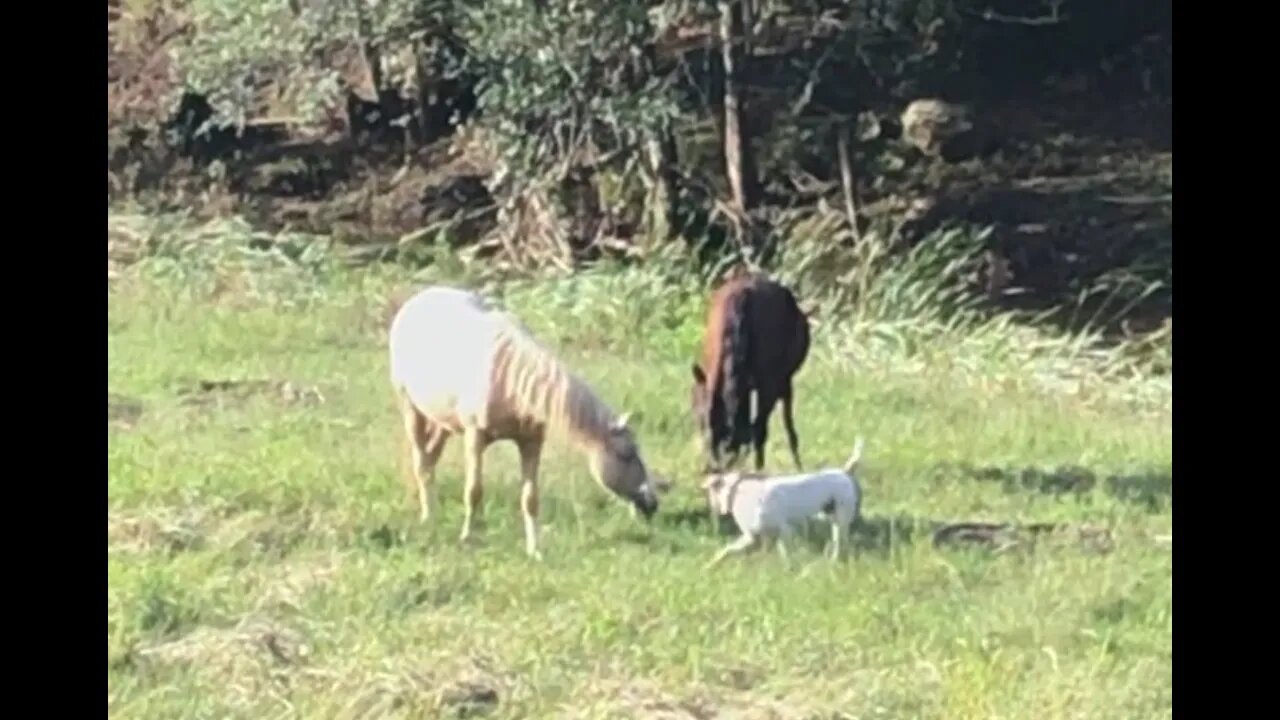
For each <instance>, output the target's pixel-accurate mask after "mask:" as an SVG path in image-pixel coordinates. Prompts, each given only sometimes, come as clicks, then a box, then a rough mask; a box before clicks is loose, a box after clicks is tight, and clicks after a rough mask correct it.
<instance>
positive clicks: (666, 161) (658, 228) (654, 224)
mask: <svg viewBox="0 0 1280 720" xmlns="http://www.w3.org/2000/svg"><path fill="white" fill-rule="evenodd" d="M646 145H647V148H646V149H647V151H648V155H649V168H650V172H651V173H652V176H653V194H652V196H651V199H650V203H649V207H650V214H649V235H650V238H651V239H652V241H654V242H658V241H667V240H670V239H671V238H673V237H675V234H676V230H677V228H676V225H677V223H676V213H677V211H678V205H677V202H678V198H677V193H678V184H679V182H680V179H679V175H678V174H677V172H676V169H677V167H678V166H677V162H678V158H677V157H676V140H675V135H674V134H673V133H672V132H671V128H669V127H667V128H663V129H662V131H661V132H659V133H658V135H657V136H656V137H651V138H649V140H648V142H647V143H646Z"/></svg>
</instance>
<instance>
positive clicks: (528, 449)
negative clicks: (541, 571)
mask: <svg viewBox="0 0 1280 720" xmlns="http://www.w3.org/2000/svg"><path fill="white" fill-rule="evenodd" d="M542 443H543V439H542V437H541V436H538V437H536V438H532V439H529V440H521V441H520V442H519V443H517V447H519V449H520V475H521V478H522V480H523V485H522V487H521V490H520V509H521V510H522V511H523V512H524V550H525V552H526V553H527V554H528V555H529V557H531V558H533V559H535V560H541V559H542V553H541V551H539V550H538V461H539V460H540V459H541V457H542Z"/></svg>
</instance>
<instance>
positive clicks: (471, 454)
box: [458, 427, 488, 542]
mask: <svg viewBox="0 0 1280 720" xmlns="http://www.w3.org/2000/svg"><path fill="white" fill-rule="evenodd" d="M462 439H463V443H464V445H465V448H466V450H465V453H466V464H467V489H466V503H467V504H466V515H465V516H464V517H463V519H462V534H461V535H460V536H459V538H458V539H459V540H460V541H461V542H467V541H468V540H470V539H471V529H472V525H473V523H474V522H475V518H476V516H477V515H478V514H479V511H480V506H481V504H482V503H483V501H484V484H483V479H482V477H481V474H482V472H483V461H484V450H485V447H486V445H487V444H488V443H487V441H486V439H485V438H484V437H482V436H481V434H480V431H479V430H478V429H476V428H475V427H468V428H467V429H466V430H465V431H464V432H463V436H462Z"/></svg>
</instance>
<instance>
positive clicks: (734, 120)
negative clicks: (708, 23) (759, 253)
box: [719, 0, 755, 241]
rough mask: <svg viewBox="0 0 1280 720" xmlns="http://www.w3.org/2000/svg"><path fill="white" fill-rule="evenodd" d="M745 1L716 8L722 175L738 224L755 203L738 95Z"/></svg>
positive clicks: (741, 235) (731, 1)
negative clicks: (721, 101)
mask: <svg viewBox="0 0 1280 720" xmlns="http://www.w3.org/2000/svg"><path fill="white" fill-rule="evenodd" d="M744 4H745V0H722V1H721V2H720V3H719V8H720V47H721V62H722V64H723V67H724V159H725V175H726V177H727V178H728V180H729V192H730V196H731V197H730V202H731V205H732V207H733V209H734V210H735V211H736V212H737V213H738V214H739V216H740V217H739V218H738V221H739V222H738V223H736V224H739V225H740V224H741V223H742V222H744V221H745V219H746V213H747V212H748V211H750V210H751V208H752V205H753V203H754V200H755V176H754V175H755V172H754V170H755V163H754V162H753V161H752V157H751V143H750V138H749V137H747V135H746V132H745V128H744V123H743V117H744V113H745V111H746V108H745V103H744V98H743V96H742V79H743V77H744V65H745V62H746V61H747V59H748V58H747V56H745V55H744V54H743V52H742V50H743V46H744V45H745V44H746V40H747V38H746V33H745V32H744V28H743V18H742V16H743V6H744ZM745 230H746V229H745V228H742V227H739V229H738V233H739V240H740V241H743V240H746V237H744V236H745V234H746V233H745Z"/></svg>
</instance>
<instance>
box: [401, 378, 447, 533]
mask: <svg viewBox="0 0 1280 720" xmlns="http://www.w3.org/2000/svg"><path fill="white" fill-rule="evenodd" d="M400 411H401V413H402V415H403V417H404V429H405V434H406V435H408V437H409V446H410V455H411V457H410V460H411V461H412V463H413V479H414V484H415V485H416V486H417V491H418V511H419V518H420V519H421V520H422V522H426V521H427V520H429V519H430V518H431V508H432V505H433V504H434V497H435V490H434V488H433V487H432V486H433V484H434V481H435V474H436V464H437V463H438V462H439V461H440V453H441V452H442V451H443V450H444V444H445V441H446V440H447V439H448V435H447V434H446V433H445V432H444V431H443V430H442V429H440V428H437V427H434V426H433V425H432V423H431V422H430V421H428V420H427V419H426V417H424V416H423V415H422V413H420V412H418V410H417V409H416V408H415V407H413V403H411V402H409V400H408V399H407V398H402V399H401V403H400Z"/></svg>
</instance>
